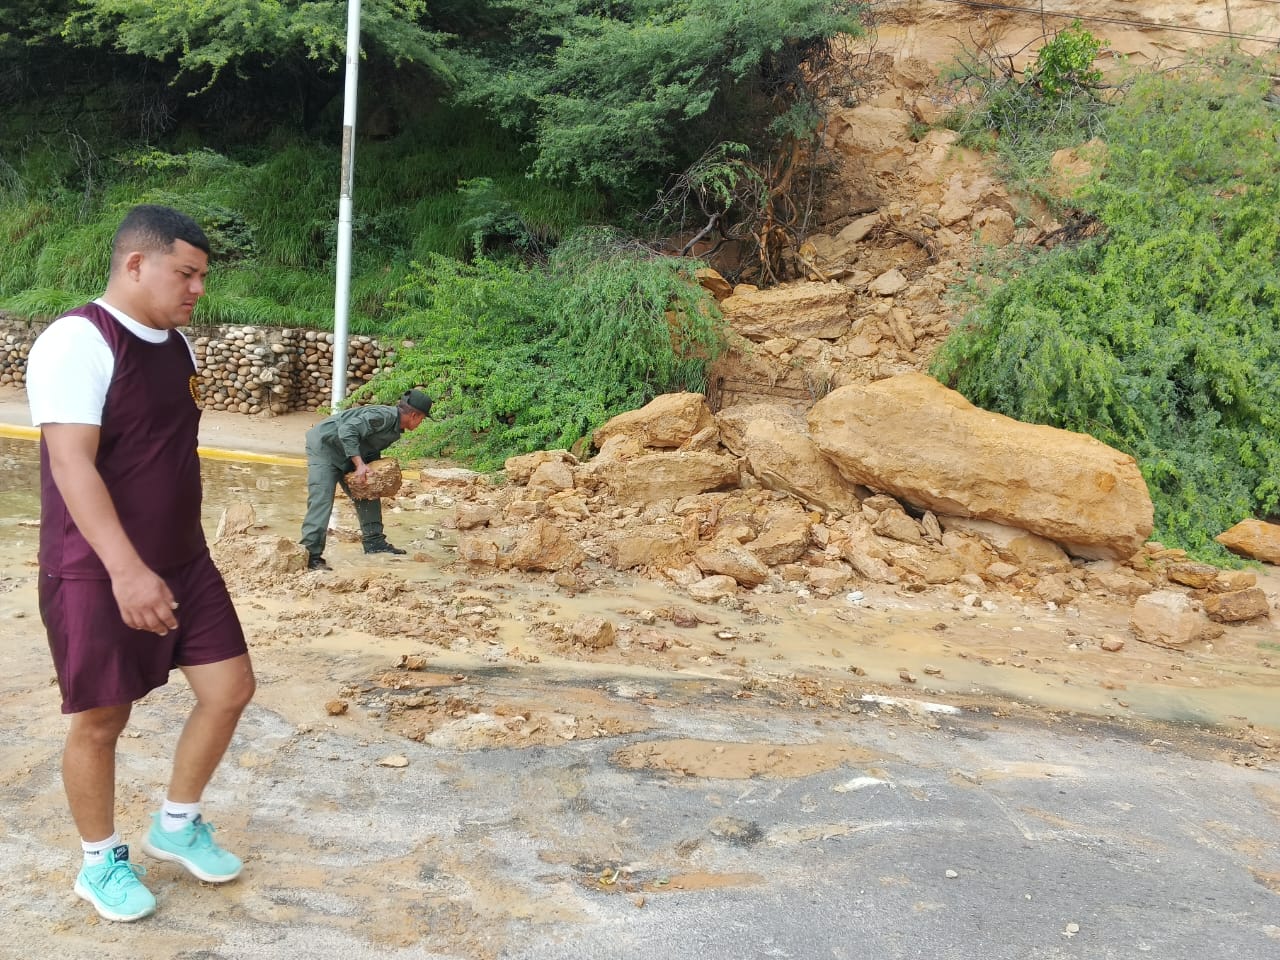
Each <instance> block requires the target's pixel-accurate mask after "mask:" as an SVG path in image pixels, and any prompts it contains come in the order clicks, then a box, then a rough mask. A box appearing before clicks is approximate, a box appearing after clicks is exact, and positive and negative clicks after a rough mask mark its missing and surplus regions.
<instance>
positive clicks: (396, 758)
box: [378, 753, 409, 769]
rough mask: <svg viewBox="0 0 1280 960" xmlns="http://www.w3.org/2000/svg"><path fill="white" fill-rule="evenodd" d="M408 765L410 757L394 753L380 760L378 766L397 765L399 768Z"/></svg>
mask: <svg viewBox="0 0 1280 960" xmlns="http://www.w3.org/2000/svg"><path fill="white" fill-rule="evenodd" d="M408 765H409V758H408V757H406V756H404V755H403V754H399V753H394V754H392V755H391V756H389V757H383V758H382V759H381V760H379V761H378V766H380V767H395V768H397V769H398V768H400V767H407V766H408Z"/></svg>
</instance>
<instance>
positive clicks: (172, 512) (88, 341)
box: [27, 205, 255, 921]
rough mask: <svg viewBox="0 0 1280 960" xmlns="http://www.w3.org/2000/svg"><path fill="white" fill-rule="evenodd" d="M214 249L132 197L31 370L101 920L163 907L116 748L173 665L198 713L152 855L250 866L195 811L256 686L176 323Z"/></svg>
mask: <svg viewBox="0 0 1280 960" xmlns="http://www.w3.org/2000/svg"><path fill="white" fill-rule="evenodd" d="M208 259H209V241H208V239H207V238H206V237H205V234H204V232H203V231H202V230H201V229H200V227H199V226H198V225H197V224H196V223H195V221H193V220H192V219H191V218H190V217H187V216H186V215H185V214H182V213H179V212H178V211H176V210H173V209H170V208H168V207H161V206H151V205H146V206H138V207H134V208H133V209H132V210H130V211H129V212H128V214H127V215H126V216H125V218H124V220H123V222H122V223H121V224H120V227H119V229H118V230H117V231H116V234H115V239H114V241H113V243H112V251H111V270H110V276H109V279H108V282H107V289H106V292H105V293H104V294H103V295H102V297H100V298H99V299H97V300H95V301H93V302H92V303H89V304H86V305H85V306H83V307H80V308H78V309H76V310H73V311H71V312H70V313H68V314H67V315H65V316H63V317H61V318H59V319H58V320H56V321H54V323H53V324H51V325H50V326H49V328H48V329H47V330H46V331H45V332H44V333H43V334H41V335H40V337H39V338H38V339H37V340H36V342H35V344H34V346H33V347H32V350H31V355H30V357H29V359H28V364H27V396H28V400H29V402H30V405H31V418H32V422H33V423H34V424H36V425H37V426H39V427H40V428H41V440H40V488H41V514H40V555H39V561H40V613H41V616H42V618H43V620H44V624H45V629H46V632H47V633H48V638H49V649H50V651H51V653H52V655H53V662H54V667H55V669H56V671H57V675H58V686H59V689H60V691H61V693H62V712H63V713H65V714H69V715H70V727H69V729H68V731H67V740H66V746H65V750H64V752H63V759H62V779H63V784H64V786H65V788H66V793H67V802H68V804H69V806H70V808H71V816H72V819H73V820H74V821H75V825H76V828H77V830H78V831H79V833H80V837H81V846H82V849H83V852H84V864H83V866H82V867H81V869H80V872H79V874H78V875H77V877H76V881H75V887H74V889H75V892H76V894H78V895H79V896H80V897H82V898H83V899H85V900H87V901H88V902H89V903H90V904H92V905H93V907H94V909H95V910H97V912H98V913H99V914H100V915H101V916H103V917H104V918H106V919H108V920H120V921H128V920H137V919H139V918H141V917H145V916H147V915H148V914H150V913H152V912H154V910H155V907H156V901H155V897H154V896H153V895H152V894H151V892H150V891H149V890H148V889H147V888H146V886H145V885H144V884H143V883H142V882H141V880H140V879H139V878H140V876H141V875H142V874H143V873H145V870H144V869H143V868H142V867H140V866H138V865H137V864H134V863H133V862H132V861H131V860H130V859H129V847H128V846H127V845H126V844H125V843H123V842H122V841H121V837H120V833H119V832H118V830H117V828H116V823H115V760H116V743H117V741H118V739H119V737H120V734H121V732H122V731H123V730H124V728H125V725H126V724H127V723H128V720H129V715H130V712H131V711H132V709H133V703H134V701H136V700H138V699H140V698H142V697H143V696H145V695H146V694H147V693H148V692H149V691H150V690H153V689H155V688H156V687H159V686H162V685H164V684H165V683H167V682H168V678H169V674H170V672H171V671H172V670H173V669H174V668H175V667H176V668H177V669H179V670H181V671H182V672H183V674H184V675H185V676H186V678H187V681H188V683H189V684H190V686H191V691H192V693H193V694H194V696H195V706H194V708H193V709H192V711H191V713H190V715H189V717H188V718H187V721H186V724H185V726H184V727H183V729H182V733H181V735H180V736H179V737H178V741H177V745H176V748H175V752H174V759H173V772H172V775H171V778H170V781H169V785H168V792H167V795H166V799H165V801H164V805H163V807H162V808H161V810H160V811H159V812H158V813H156V814H155V815H154V816H153V817H152V822H151V825H150V830H149V831H148V833H147V835H146V839H145V840H144V842H143V849H144V850H145V851H146V852H147V853H148V854H150V855H151V856H153V857H157V858H159V859H161V860H169V861H172V862H174V863H177V864H180V865H181V866H183V867H185V868H186V869H187V870H188V871H189V872H190V873H192V874H193V875H194V876H196V877H198V878H199V879H201V880H204V881H206V882H209V883H222V882H225V881H228V880H233V879H235V878H236V877H237V876H239V874H240V869H241V863H240V860H239V859H238V858H237V857H236V856H235V855H233V854H231V853H229V852H227V851H226V850H224V849H222V848H221V847H220V846H219V845H218V844H217V843H215V842H214V840H213V827H212V825H210V824H209V822H208V821H206V820H205V819H204V818H203V816H202V815H201V810H200V801H201V797H202V795H203V793H204V789H205V787H206V785H207V784H208V782H209V780H210V778H211V777H212V776H213V772H214V770H215V769H216V768H217V766H218V764H219V762H220V761H221V759H222V755H223V753H224V752H225V751H226V749H227V745H228V744H229V743H230V742H231V737H232V735H233V733H234V732H235V729H236V724H237V723H238V722H239V719H240V714H241V713H242V711H243V710H244V708H245V706H246V705H247V704H248V703H249V701H250V699H251V698H252V697H253V693H254V685H255V682H254V676H253V667H252V665H251V664H250V660H249V653H248V648H247V647H246V645H245V639H244V633H243V631H242V629H241V626H240V621H239V618H238V617H237V615H236V611H235V608H234V607H233V606H232V604H231V598H230V596H229V595H228V593H227V588H226V585H225V583H224V582H223V579H222V576H221V574H220V573H219V572H218V570H217V568H215V567H214V565H213V562H212V560H211V559H210V557H209V549H208V546H207V544H206V543H205V538H204V532H203V530H202V529H201V526H200V501H201V495H202V491H201V484H200V464H199V460H198V458H197V456H196V444H197V430H198V426H199V423H200V405H199V391H198V380H197V378H196V373H195V357H194V354H193V353H192V351H191V347H190V345H189V344H188V343H187V341H186V338H184V337H183V336H182V334H181V333H179V332H178V330H177V328H178V327H182V326H185V325H186V324H188V323H190V321H191V313H192V310H194V308H195V305H196V301H197V300H199V299H200V297H201V296H202V295H203V293H204V281H205V275H206V274H207V272H208Z"/></svg>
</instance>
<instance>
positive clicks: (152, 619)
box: [111, 566, 178, 637]
mask: <svg viewBox="0 0 1280 960" xmlns="http://www.w3.org/2000/svg"><path fill="white" fill-rule="evenodd" d="M111 592H112V593H113V594H114V595H115V598H116V605H117V606H119V607H120V619H122V620H123V621H124V622H125V625H126V626H128V627H130V628H132V629H134V630H147V631H149V632H151V633H156V634H159V635H160V636H162V637H163V636H164V635H165V634H166V633H168V632H169V631H170V630H176V629H178V618H177V616H175V615H174V611H175V610H177V609H178V602H177V601H176V600H174V599H173V592H172V591H171V590H170V589H169V585H168V584H167V583H165V582H164V580H162V579H161V578H160V577H159V576H158V575H157V574H156V573H155V571H153V570H151V569H150V568H149V567H146V566H139V567H138V568H137V569H136V570H135V571H131V572H130V573H128V574H127V575H116V576H114V577H112V578H111Z"/></svg>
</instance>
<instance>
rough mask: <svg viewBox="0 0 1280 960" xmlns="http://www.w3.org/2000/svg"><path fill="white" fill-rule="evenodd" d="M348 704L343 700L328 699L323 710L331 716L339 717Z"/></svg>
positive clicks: (344, 711)
mask: <svg viewBox="0 0 1280 960" xmlns="http://www.w3.org/2000/svg"><path fill="white" fill-rule="evenodd" d="M348 706H349V704H348V703H347V701H345V700H330V701H329V702H328V703H326V704H325V705H324V711H325V713H327V714H329V716H331V717H340V716H342V715H343V714H344V713H346V712H347V707H348Z"/></svg>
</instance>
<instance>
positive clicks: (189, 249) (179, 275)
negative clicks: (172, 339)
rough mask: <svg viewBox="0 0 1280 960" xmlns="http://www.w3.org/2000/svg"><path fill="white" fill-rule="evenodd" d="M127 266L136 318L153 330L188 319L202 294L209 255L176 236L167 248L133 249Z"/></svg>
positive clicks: (168, 326) (176, 325) (171, 327)
mask: <svg viewBox="0 0 1280 960" xmlns="http://www.w3.org/2000/svg"><path fill="white" fill-rule="evenodd" d="M127 268H128V271H129V276H130V279H132V280H133V281H134V282H135V283H136V284H137V287H136V288H135V293H136V295H137V300H138V303H139V307H138V313H140V314H143V315H142V316H136V317H135V319H136V320H138V321H139V322H140V323H144V324H146V325H147V326H148V327H152V328H154V329H156V330H172V329H173V328H174V327H184V326H186V325H187V324H189V323H190V322H191V312H192V311H193V310H195V308H196V301H198V300H199V299H200V298H201V297H202V296H204V278H205V277H206V276H208V274H209V257H208V255H207V254H205V252H204V251H203V250H201V249H200V248H199V247H193V246H192V245H191V244H189V243H187V242H186V241H185V240H175V241H174V242H173V249H172V250H169V251H168V252H161V251H156V252H150V253H142V252H137V251H135V252H133V253H130V254H129V258H128V260H127Z"/></svg>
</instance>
